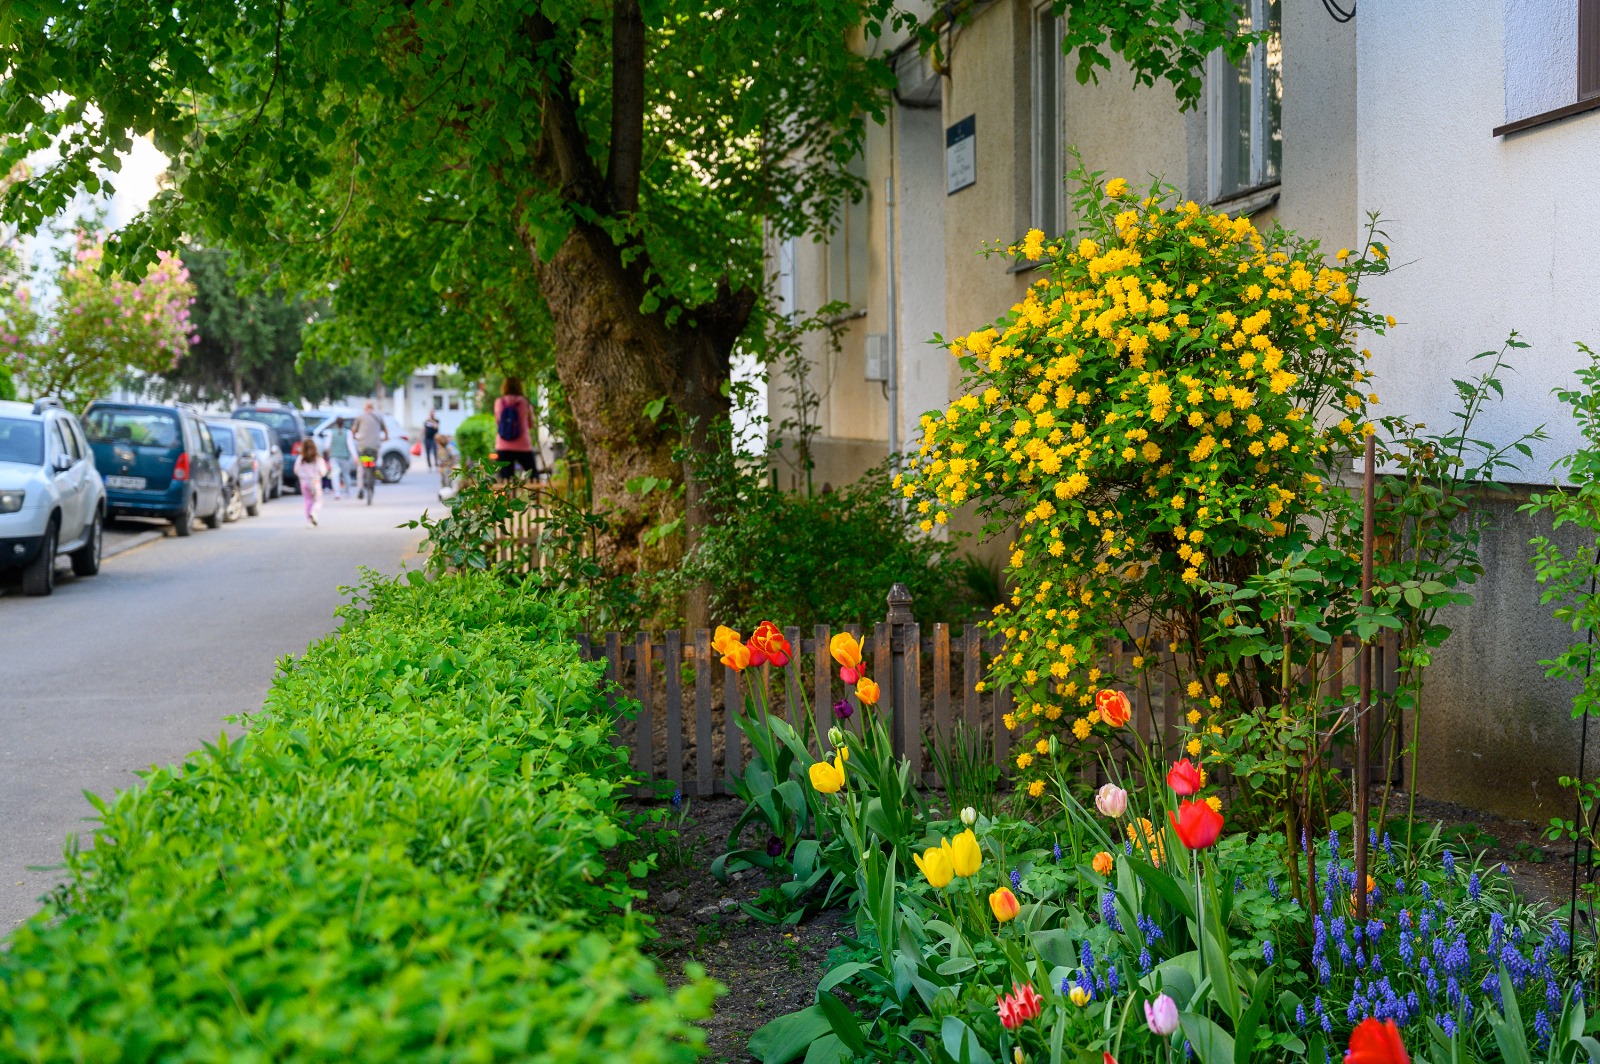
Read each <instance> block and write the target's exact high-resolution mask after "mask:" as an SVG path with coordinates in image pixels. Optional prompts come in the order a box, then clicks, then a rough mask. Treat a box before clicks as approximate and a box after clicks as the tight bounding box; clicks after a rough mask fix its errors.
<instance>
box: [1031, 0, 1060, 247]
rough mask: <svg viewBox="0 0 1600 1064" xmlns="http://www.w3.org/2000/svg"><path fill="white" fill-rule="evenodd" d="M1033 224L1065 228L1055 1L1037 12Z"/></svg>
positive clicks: (1051, 231)
mask: <svg viewBox="0 0 1600 1064" xmlns="http://www.w3.org/2000/svg"><path fill="white" fill-rule="evenodd" d="M1032 44H1033V48H1032V52H1033V173H1032V178H1033V227H1034V228H1035V229H1040V230H1042V231H1043V232H1044V235H1045V236H1047V237H1048V236H1055V235H1057V234H1059V233H1060V232H1061V229H1062V224H1061V223H1062V217H1061V216H1062V204H1061V196H1062V189H1061V182H1062V172H1061V170H1062V166H1063V162H1064V158H1065V153H1064V152H1063V151H1062V148H1061V65H1062V56H1061V20H1060V19H1059V18H1057V17H1056V15H1055V11H1054V7H1053V5H1052V4H1048V3H1047V4H1045V5H1044V6H1043V7H1039V8H1035V9H1034V12H1033V41H1032Z"/></svg>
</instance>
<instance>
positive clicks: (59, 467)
mask: <svg viewBox="0 0 1600 1064" xmlns="http://www.w3.org/2000/svg"><path fill="white" fill-rule="evenodd" d="M71 468H72V456H71V455H70V454H58V455H56V472H57V473H65V472H66V471H67V470H69V469H71Z"/></svg>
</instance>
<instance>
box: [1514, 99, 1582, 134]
mask: <svg viewBox="0 0 1600 1064" xmlns="http://www.w3.org/2000/svg"><path fill="white" fill-rule="evenodd" d="M1589 111H1600V96H1592V97H1590V98H1589V99H1587V100H1579V101H1578V102H1577V103H1569V104H1567V105H1566V106H1565V107H1557V108H1556V109H1555V110H1554V111H1546V112H1544V113H1543V114H1537V115H1529V116H1528V117H1527V118H1519V119H1517V120H1516V121H1515V122H1507V123H1506V124H1505V125H1503V126H1495V127H1494V132H1493V133H1491V134H1490V136H1495V137H1509V136H1511V135H1512V134H1513V133H1521V132H1523V131H1525V130H1529V129H1537V128H1538V127H1540V126H1547V125H1549V124H1550V123H1551V122H1559V121H1561V120H1562V119H1563V118H1573V117H1575V116H1577V115H1581V114H1586V113H1588V112H1589Z"/></svg>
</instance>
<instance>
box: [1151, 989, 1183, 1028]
mask: <svg viewBox="0 0 1600 1064" xmlns="http://www.w3.org/2000/svg"><path fill="white" fill-rule="evenodd" d="M1144 1022H1145V1023H1146V1024H1148V1025H1149V1027H1150V1033H1151V1034H1153V1035H1156V1036H1158V1037H1160V1038H1165V1037H1167V1036H1168V1035H1169V1034H1171V1033H1172V1032H1173V1031H1176V1030H1177V1029H1178V1003H1177V1002H1176V1001H1173V1000H1172V999H1171V998H1169V997H1168V996H1167V995H1165V994H1157V995H1156V997H1155V1000H1154V1001H1146V1002H1145V1003H1144Z"/></svg>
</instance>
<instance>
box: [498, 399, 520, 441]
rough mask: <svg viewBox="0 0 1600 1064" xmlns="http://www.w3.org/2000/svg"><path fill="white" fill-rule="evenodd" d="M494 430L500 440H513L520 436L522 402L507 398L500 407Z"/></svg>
mask: <svg viewBox="0 0 1600 1064" xmlns="http://www.w3.org/2000/svg"><path fill="white" fill-rule="evenodd" d="M495 431H496V432H498V433H499V434H500V438H501V439H502V440H515V439H520V438H521V437H522V404H521V403H517V402H513V401H512V400H510V399H507V400H506V402H505V405H504V406H502V407H501V408H500V416H499V419H498V420H497V421H496V422H495Z"/></svg>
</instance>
